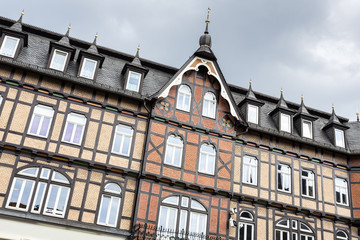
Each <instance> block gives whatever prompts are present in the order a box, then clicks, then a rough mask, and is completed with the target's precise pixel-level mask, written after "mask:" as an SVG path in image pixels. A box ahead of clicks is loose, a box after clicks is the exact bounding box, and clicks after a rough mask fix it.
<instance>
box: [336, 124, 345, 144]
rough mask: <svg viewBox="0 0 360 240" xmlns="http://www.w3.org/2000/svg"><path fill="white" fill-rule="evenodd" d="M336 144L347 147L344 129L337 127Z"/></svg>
mask: <svg viewBox="0 0 360 240" xmlns="http://www.w3.org/2000/svg"><path fill="white" fill-rule="evenodd" d="M335 145H336V146H338V147H345V138H344V131H343V130H340V129H336V128H335Z"/></svg>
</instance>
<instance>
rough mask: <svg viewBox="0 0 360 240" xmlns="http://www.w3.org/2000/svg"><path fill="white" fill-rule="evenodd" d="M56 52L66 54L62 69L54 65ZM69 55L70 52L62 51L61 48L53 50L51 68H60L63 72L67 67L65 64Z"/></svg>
mask: <svg viewBox="0 0 360 240" xmlns="http://www.w3.org/2000/svg"><path fill="white" fill-rule="evenodd" d="M56 54H65V60H64V62H63V63H62V66H61V68H60V69H58V68H56V67H54V59H55V56H56ZM68 56H69V53H68V52H65V51H61V50H59V49H55V50H54V52H53V55H52V58H51V62H50V66H49V68H51V69H54V70H58V71H60V72H63V71H64V69H65V65H66V61H67V59H68Z"/></svg>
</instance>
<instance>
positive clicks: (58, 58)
mask: <svg viewBox="0 0 360 240" xmlns="http://www.w3.org/2000/svg"><path fill="white" fill-rule="evenodd" d="M67 55H68V54H67V53H66V52H62V51H59V50H55V51H54V56H53V59H52V61H51V64H50V68H52V69H56V70H59V71H63V70H64V67H65V62H66V58H67Z"/></svg>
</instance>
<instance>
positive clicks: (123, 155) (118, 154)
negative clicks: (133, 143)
mask: <svg viewBox="0 0 360 240" xmlns="http://www.w3.org/2000/svg"><path fill="white" fill-rule="evenodd" d="M111 154H115V155H117V156H122V157H130V153H129V154H128V155H125V154H122V153H117V152H113V151H111Z"/></svg>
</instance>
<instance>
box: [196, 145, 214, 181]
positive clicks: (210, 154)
mask: <svg viewBox="0 0 360 240" xmlns="http://www.w3.org/2000/svg"><path fill="white" fill-rule="evenodd" d="M198 170H199V172H202V173H207V174H212V175H213V174H214V170H215V148H214V146H213V145H211V144H208V143H204V144H202V145H201V148H200V158H199V168H198Z"/></svg>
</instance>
